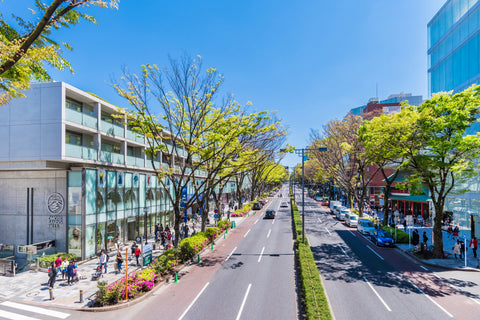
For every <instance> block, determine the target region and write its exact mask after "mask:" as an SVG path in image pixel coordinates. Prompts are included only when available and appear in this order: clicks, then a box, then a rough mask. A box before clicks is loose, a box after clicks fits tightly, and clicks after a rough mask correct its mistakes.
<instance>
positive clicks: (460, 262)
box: [396, 227, 480, 272]
mask: <svg viewBox="0 0 480 320" xmlns="http://www.w3.org/2000/svg"><path fill="white" fill-rule="evenodd" d="M414 229H417V230H418V234H419V235H420V242H422V236H423V232H426V234H427V237H428V241H427V245H428V247H430V246H432V245H433V243H432V228H431V227H409V228H408V229H407V230H408V231H409V232H411V231H413V230H414ZM399 230H402V231H403V228H400V229H399ZM442 238H443V250H444V252H445V255H446V258H445V259H421V256H418V255H414V254H413V245H409V244H408V243H407V244H405V243H397V244H396V246H397V248H399V249H400V250H402V251H403V252H405V253H407V254H409V255H410V256H413V257H414V258H416V259H419V260H420V261H422V262H423V263H425V264H427V265H432V266H437V267H441V268H447V269H456V270H464V271H478V272H480V269H478V268H477V266H478V264H479V260H478V257H480V252H479V250H477V258H474V256H473V251H472V249H470V248H469V247H468V244H469V243H470V240H469V239H467V244H466V247H467V264H466V267H465V256H463V259H459V258H457V259H455V256H454V254H453V250H452V248H453V246H454V244H455V242H456V240H457V238H454V237H452V236H451V234H449V233H448V232H446V231H443V237H442ZM460 240H462V241H463V240H464V239H463V238H460ZM463 253H464V252H463Z"/></svg>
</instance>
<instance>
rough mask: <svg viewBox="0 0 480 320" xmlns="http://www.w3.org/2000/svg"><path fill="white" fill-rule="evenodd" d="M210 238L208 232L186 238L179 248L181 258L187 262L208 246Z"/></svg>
mask: <svg viewBox="0 0 480 320" xmlns="http://www.w3.org/2000/svg"><path fill="white" fill-rule="evenodd" d="M208 242H209V240H208V237H207V233H206V232H199V233H196V234H195V235H193V236H191V237H189V238H185V239H183V240H182V241H180V244H179V245H178V247H179V248H180V253H181V258H182V260H184V261H186V260H188V259H190V258H192V257H193V256H194V255H196V254H197V253H199V252H200V251H202V250H203V249H204V248H205V247H206V246H207V245H208Z"/></svg>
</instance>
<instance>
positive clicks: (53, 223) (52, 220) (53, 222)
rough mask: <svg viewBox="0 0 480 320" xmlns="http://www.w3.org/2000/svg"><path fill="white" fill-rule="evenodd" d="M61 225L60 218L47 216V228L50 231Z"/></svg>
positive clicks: (61, 220)
mask: <svg viewBox="0 0 480 320" xmlns="http://www.w3.org/2000/svg"><path fill="white" fill-rule="evenodd" d="M62 225H63V217H62V216H49V217H48V226H49V227H50V228H52V229H58V228H60V227H61V226H62Z"/></svg>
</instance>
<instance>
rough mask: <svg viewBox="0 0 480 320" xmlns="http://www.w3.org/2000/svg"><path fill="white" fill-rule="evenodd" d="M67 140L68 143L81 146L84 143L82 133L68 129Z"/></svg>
mask: <svg viewBox="0 0 480 320" xmlns="http://www.w3.org/2000/svg"><path fill="white" fill-rule="evenodd" d="M65 142H66V143H68V144H73V145H76V146H81V145H82V134H80V133H75V132H71V131H67V132H66V133H65ZM92 142H93V139H92Z"/></svg>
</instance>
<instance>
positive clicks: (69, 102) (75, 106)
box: [65, 98, 82, 112]
mask: <svg viewBox="0 0 480 320" xmlns="http://www.w3.org/2000/svg"><path fill="white" fill-rule="evenodd" d="M65 107H67V108H68V109H71V110H75V111H78V112H82V103H81V102H78V101H75V100H73V99H70V98H67V99H65Z"/></svg>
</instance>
